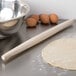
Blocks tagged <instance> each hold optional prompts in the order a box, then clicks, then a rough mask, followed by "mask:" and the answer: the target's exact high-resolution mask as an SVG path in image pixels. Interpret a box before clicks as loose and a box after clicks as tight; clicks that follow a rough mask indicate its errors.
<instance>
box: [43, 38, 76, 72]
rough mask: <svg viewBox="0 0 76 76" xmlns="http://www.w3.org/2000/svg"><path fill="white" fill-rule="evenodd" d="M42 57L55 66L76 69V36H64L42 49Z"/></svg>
mask: <svg viewBox="0 0 76 76" xmlns="http://www.w3.org/2000/svg"><path fill="white" fill-rule="evenodd" d="M42 58H43V60H44V61H45V62H47V63H49V64H51V65H52V66H54V67H60V68H63V69H68V70H76V38H62V39H58V40H55V41H53V42H51V43H50V44H48V45H47V46H46V47H45V48H44V49H43V50H42Z"/></svg>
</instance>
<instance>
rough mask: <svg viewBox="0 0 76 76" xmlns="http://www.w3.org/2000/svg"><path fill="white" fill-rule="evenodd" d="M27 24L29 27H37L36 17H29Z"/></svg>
mask: <svg viewBox="0 0 76 76" xmlns="http://www.w3.org/2000/svg"><path fill="white" fill-rule="evenodd" d="M26 24H27V26H28V27H36V24H37V21H36V20H35V19H34V18H28V19H27V20H26Z"/></svg>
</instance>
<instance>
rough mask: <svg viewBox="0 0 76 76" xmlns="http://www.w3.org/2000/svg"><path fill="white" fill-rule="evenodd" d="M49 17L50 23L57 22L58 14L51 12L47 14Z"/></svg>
mask: <svg viewBox="0 0 76 76" xmlns="http://www.w3.org/2000/svg"><path fill="white" fill-rule="evenodd" d="M49 18H50V22H51V23H52V24H57V23H58V15H57V14H51V15H50V16H49Z"/></svg>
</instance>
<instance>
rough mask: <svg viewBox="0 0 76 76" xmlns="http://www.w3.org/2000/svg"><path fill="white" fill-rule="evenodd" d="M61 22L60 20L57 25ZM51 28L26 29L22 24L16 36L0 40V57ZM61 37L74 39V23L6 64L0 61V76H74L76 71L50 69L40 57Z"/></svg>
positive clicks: (75, 32) (75, 35)
mask: <svg viewBox="0 0 76 76" xmlns="http://www.w3.org/2000/svg"><path fill="white" fill-rule="evenodd" d="M63 21H64V20H61V21H59V23H61V22H63ZM51 27H52V26H51V25H48V26H47V25H45V26H44V25H38V26H37V28H32V29H31V28H27V29H26V27H25V25H24V24H23V25H22V27H21V28H20V30H19V32H18V33H17V34H15V35H13V36H11V37H9V38H7V39H3V40H0V55H2V54H4V53H5V52H6V51H8V50H10V49H12V48H13V47H15V46H17V45H19V44H20V43H22V42H24V41H26V40H28V39H30V38H31V37H33V36H35V35H37V34H39V33H41V32H43V31H45V30H47V29H49V28H51ZM62 37H76V23H74V24H73V26H72V27H69V28H67V29H65V30H63V31H61V32H59V33H58V34H56V35H54V36H53V37H50V38H49V39H47V40H45V41H44V42H42V43H40V44H38V45H36V46H34V47H32V48H30V49H28V50H27V51H25V52H23V53H22V54H20V55H19V56H18V57H17V58H15V59H14V60H12V61H10V62H9V63H7V64H4V63H3V62H2V61H1V60H0V76H76V71H68V70H63V69H60V68H55V67H52V66H50V65H48V64H46V63H44V61H43V59H42V57H41V51H42V49H43V48H44V47H45V46H46V45H47V44H48V43H50V42H51V41H53V40H56V39H59V38H62Z"/></svg>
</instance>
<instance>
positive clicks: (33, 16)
mask: <svg viewBox="0 0 76 76" xmlns="http://www.w3.org/2000/svg"><path fill="white" fill-rule="evenodd" d="M31 18H34V19H36V20H37V22H38V21H39V15H36V14H33V15H32V16H31Z"/></svg>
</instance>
